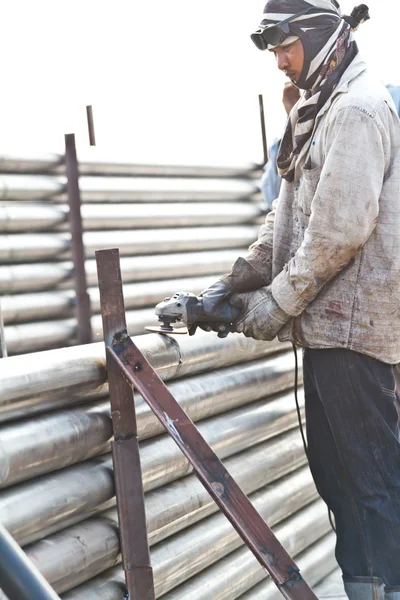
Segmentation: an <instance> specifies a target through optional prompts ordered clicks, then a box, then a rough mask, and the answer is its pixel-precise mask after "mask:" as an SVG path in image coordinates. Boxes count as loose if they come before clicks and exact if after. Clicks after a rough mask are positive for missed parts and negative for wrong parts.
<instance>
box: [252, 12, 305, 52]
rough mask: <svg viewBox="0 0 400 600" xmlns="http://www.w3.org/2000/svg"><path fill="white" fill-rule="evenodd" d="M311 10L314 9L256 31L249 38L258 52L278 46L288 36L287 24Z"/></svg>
mask: <svg viewBox="0 0 400 600" xmlns="http://www.w3.org/2000/svg"><path fill="white" fill-rule="evenodd" d="M313 8H315V7H313V6H310V7H308V8H305V9H303V10H302V11H300V12H298V13H296V14H295V15H292V16H291V17H289V18H288V19H284V20H283V21H280V22H279V23H275V24H273V25H272V24H271V25H267V26H266V27H264V29H262V28H261V29H257V31H255V32H254V33H252V34H251V36H250V37H251V39H252V40H253V42H254V44H255V45H256V46H257V48H258V49H259V50H266V49H267V48H268V46H273V47H275V46H280V45H281V44H283V42H284V41H285V40H286V38H287V37H289V35H290V29H289V23H291V22H292V21H294V20H295V19H297V18H298V17H301V16H302V15H305V14H306V13H308V12H310V10H312V9H313Z"/></svg>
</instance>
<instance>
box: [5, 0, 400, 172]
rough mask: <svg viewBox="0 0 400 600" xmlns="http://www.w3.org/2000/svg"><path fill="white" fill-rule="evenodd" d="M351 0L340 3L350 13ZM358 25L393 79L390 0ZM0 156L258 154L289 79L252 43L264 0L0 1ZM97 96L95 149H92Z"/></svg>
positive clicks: (219, 157) (219, 158)
mask: <svg viewBox="0 0 400 600" xmlns="http://www.w3.org/2000/svg"><path fill="white" fill-rule="evenodd" d="M356 3H357V4H358V3H359V0H350V1H349V0H342V4H341V5H342V10H343V12H346V13H349V12H351V10H352V8H353V7H354V5H355V4H356ZM367 3H368V5H369V6H370V12H371V17H372V18H371V20H370V21H369V22H368V23H366V24H364V25H363V26H362V27H361V28H360V30H359V31H358V32H357V33H356V39H357V41H358V44H359V46H360V50H361V52H362V54H363V56H364V57H365V58H366V59H367V61H368V63H369V64H370V66H371V68H373V69H374V70H375V71H376V73H377V74H378V76H379V77H380V79H381V80H382V81H383V82H384V83H385V84H387V83H393V84H400V66H399V60H398V38H399V34H398V26H399V25H398V24H399V16H400V8H399V5H398V1H397V0H369V2H368V0H367ZM1 5H2V10H1V19H2V32H1V36H0V51H1V56H2V61H1V63H2V65H1V74H2V83H3V85H2V94H1V107H2V109H1V111H0V153H2V154H3V153H6V154H7V153H12V152H13V153H19V154H22V153H25V154H29V153H32V152H38V151H40V152H52V151H62V148H63V135H64V133H70V132H75V133H76V134H77V141H78V149H79V152H80V155H81V157H82V156H83V155H86V156H87V155H89V156H90V154H91V153H92V154H103V155H107V156H119V157H124V158H125V160H128V161H129V162H157V163H165V164H167V163H196V164H229V163H231V164H234V163H243V162H251V161H256V162H259V161H261V158H262V144H261V134H260V124H259V113H258V94H259V93H262V94H264V102H265V108H266V118H267V133H268V138H269V141H272V138H273V137H274V136H276V135H279V134H280V132H281V130H282V127H283V126H284V121H285V116H284V112H283V107H282V106H281V104H280V97H281V92H282V86H283V83H284V81H285V77H284V76H283V75H282V74H281V73H279V72H278V71H277V69H276V66H275V64H274V59H273V56H272V55H270V54H269V53H267V52H260V51H258V50H257V49H256V47H255V46H253V44H252V42H251V40H250V37H249V35H250V33H251V32H252V31H253V30H254V29H255V28H256V27H257V25H258V23H259V21H260V17H261V14H262V10H263V6H264V2H263V0H201V1H197V2H195V1H194V0H112V1H110V0H108V1H107V2H106V1H104V0H69V1H67V0H22V1H19V0H9V1H7V2H6V0H3V1H2V3H1ZM86 104H93V110H94V116H95V127H96V138H97V149H95V150H93V149H91V148H89V146H88V136H87V127H86V111H85V106H86Z"/></svg>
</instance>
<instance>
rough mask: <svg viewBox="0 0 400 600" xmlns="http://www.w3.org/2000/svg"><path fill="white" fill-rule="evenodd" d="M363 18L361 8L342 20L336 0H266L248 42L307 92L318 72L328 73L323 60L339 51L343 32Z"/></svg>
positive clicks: (364, 14) (365, 8)
mask: <svg viewBox="0 0 400 600" xmlns="http://www.w3.org/2000/svg"><path fill="white" fill-rule="evenodd" d="M367 18H369V15H368V7H366V6H365V5H361V6H360V7H358V8H357V9H355V10H354V11H353V13H352V16H351V17H343V18H342V16H341V12H340V7H339V4H338V2H337V1H336V0H332V1H331V0H268V2H267V4H266V6H265V8H264V14H263V18H262V21H261V24H260V27H259V29H258V30H257V31H256V32H255V33H253V34H252V36H251V38H252V40H253V42H254V43H255V45H256V46H257V48H259V49H260V50H270V51H271V52H273V53H274V54H275V56H276V61H277V66H278V68H279V69H280V70H281V71H283V72H284V73H286V75H287V76H288V77H289V78H290V79H291V80H292V81H293V82H294V83H295V84H296V85H297V86H298V87H299V88H302V89H306V90H309V89H312V88H313V86H314V85H315V83H316V82H317V80H318V79H319V78H320V76H321V69H322V68H325V69H326V71H328V69H329V64H328V65H327V64H326V60H327V58H328V57H329V56H330V55H331V54H332V52H333V51H334V50H335V49H336V51H337V52H338V53H340V52H341V51H342V49H341V47H340V45H341V44H342V43H343V44H344V42H345V41H346V38H344V39H343V33H344V31H346V29H347V30H348V32H350V28H354V29H355V28H356V27H357V26H358V25H359V24H360V23H361V22H363V21H364V20H366V19H367ZM344 19H345V20H344ZM345 21H347V22H345ZM347 37H348V36H347ZM342 40H343V42H342ZM344 52H345V48H343V53H344Z"/></svg>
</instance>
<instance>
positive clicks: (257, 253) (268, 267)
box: [245, 199, 278, 285]
mask: <svg viewBox="0 0 400 600" xmlns="http://www.w3.org/2000/svg"><path fill="white" fill-rule="evenodd" d="M277 202H278V199H277V200H274V202H273V203H272V210H271V211H270V212H269V213H268V214H267V216H266V218H265V223H264V225H262V226H261V228H260V232H259V234H258V239H257V241H256V242H254V244H252V245H251V246H250V248H249V253H248V254H247V255H246V257H245V258H246V260H247V262H249V263H250V264H251V266H252V267H253V268H254V269H255V270H256V271H257V273H258V274H259V275H260V277H262V280H263V282H264V283H263V285H270V284H271V281H272V248H273V239H274V221H275V211H276V206H277Z"/></svg>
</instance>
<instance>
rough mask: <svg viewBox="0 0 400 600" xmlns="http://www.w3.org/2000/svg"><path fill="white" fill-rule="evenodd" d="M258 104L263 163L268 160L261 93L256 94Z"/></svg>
mask: <svg viewBox="0 0 400 600" xmlns="http://www.w3.org/2000/svg"><path fill="white" fill-rule="evenodd" d="M258 104H259V107H260V121H261V135H262V143H263V157H264V158H263V161H264V162H263V165H265V164H267V162H268V146H267V132H266V128H265V112H264V99H263V97H262V94H258Z"/></svg>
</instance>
